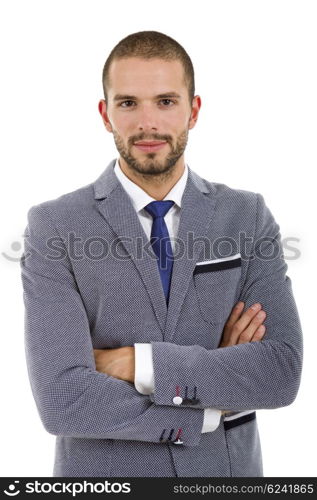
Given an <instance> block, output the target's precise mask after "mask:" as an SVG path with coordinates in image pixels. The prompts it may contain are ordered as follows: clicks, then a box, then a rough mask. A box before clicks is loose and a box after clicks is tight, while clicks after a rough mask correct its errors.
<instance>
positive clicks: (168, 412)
mask: <svg viewBox="0 0 317 500" xmlns="http://www.w3.org/2000/svg"><path fill="white" fill-rule="evenodd" d="M50 238H55V240H54V248H56V247H57V245H58V247H59V248H62V249H64V254H63V258H59V259H58V260H56V253H55V255H54V256H55V259H54V258H52V255H50V253H52V251H51V250H50V249H49V246H47V245H48V240H49V239H50ZM20 264H21V274H22V284H23V299H24V305H25V353H26V362H27V370H28V375H29V380H30V385H31V390H32V393H33V397H34V400H35V403H36V406H37V409H38V412H39V415H40V418H41V421H42V423H43V425H44V427H45V429H46V430H47V431H48V432H49V433H51V434H54V435H63V436H71V437H79V438H89V439H90V438H95V439H103V438H105V439H126V440H138V441H150V442H165V441H166V440H168V441H173V440H174V439H175V438H176V437H177V433H178V437H180V439H181V440H182V442H183V444H184V445H188V446H196V445H198V443H199V440H200V437H201V429H202V425H203V413H204V411H203V410H202V409H193V408H183V409H179V408H173V407H166V406H157V405H155V404H153V403H152V402H151V400H150V398H149V396H147V395H142V394H140V393H139V392H138V391H137V390H136V389H135V387H134V384H132V383H129V382H126V381H123V380H119V379H116V378H114V377H111V376H110V375H107V374H103V373H100V372H98V371H96V365H95V359H94V354H93V345H92V340H91V335H90V328H89V322H88V318H87V313H86V310H85V307H84V303H83V301H82V298H81V295H80V293H79V289H78V286H77V283H76V280H75V277H74V273H73V271H72V265H71V260H70V258H69V256H68V254H67V251H66V246H65V244H64V242H63V239H62V238H61V237H60V236H59V234H58V232H57V231H56V230H55V226H54V224H53V223H52V218H51V215H50V214H49V212H48V209H47V208H46V206H43V205H37V206H34V207H31V208H30V210H29V212H28V225H27V227H26V230H25V242H24V253H23V255H22V258H21V262H20Z"/></svg>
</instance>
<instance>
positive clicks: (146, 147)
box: [134, 141, 167, 153]
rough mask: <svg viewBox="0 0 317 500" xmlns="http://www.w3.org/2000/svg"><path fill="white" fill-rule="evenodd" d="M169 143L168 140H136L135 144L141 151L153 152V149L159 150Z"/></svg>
mask: <svg viewBox="0 0 317 500" xmlns="http://www.w3.org/2000/svg"><path fill="white" fill-rule="evenodd" d="M166 144H167V142H166V141H148V142H147V141H140V142H135V143H134V146H135V147H136V148H138V149H139V150H140V151H144V152H145V153H151V152H152V151H159V150H160V149H162V148H163V147H164V146H165V145H166Z"/></svg>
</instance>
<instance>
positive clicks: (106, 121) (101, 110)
mask: <svg viewBox="0 0 317 500" xmlns="http://www.w3.org/2000/svg"><path fill="white" fill-rule="evenodd" d="M98 111H99V113H100V115H101V118H102V121H103V123H104V126H105V127H106V129H107V130H108V132H112V126H111V123H110V120H109V117H108V114H107V103H106V101H105V100H104V99H101V100H100V101H99V103H98Z"/></svg>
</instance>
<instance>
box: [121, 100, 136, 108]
mask: <svg viewBox="0 0 317 500" xmlns="http://www.w3.org/2000/svg"><path fill="white" fill-rule="evenodd" d="M127 102H130V103H131V102H134V101H131V100H128V101H122V102H120V104H119V106H121V107H123V108H130V107H131V106H122V104H126V103H127Z"/></svg>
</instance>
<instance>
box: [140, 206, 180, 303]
mask: <svg viewBox="0 0 317 500" xmlns="http://www.w3.org/2000/svg"><path fill="white" fill-rule="evenodd" d="M173 205H174V201H171V200H164V201H151V203H149V204H148V205H146V206H145V207H144V209H145V210H146V211H147V212H148V213H149V214H151V215H152V217H153V224H152V231H151V240H150V241H151V245H152V248H153V250H154V253H155V255H156V256H157V258H158V261H157V264H158V268H159V272H160V276H161V281H162V285H163V290H164V295H165V298H166V303H167V304H168V299H169V290H170V284H171V277H172V269H173V252H172V246H171V241H170V238H169V234H168V229H167V226H166V223H165V220H164V216H165V215H166V214H167V212H168V211H169V209H170V208H171V207H172V206H173Z"/></svg>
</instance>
